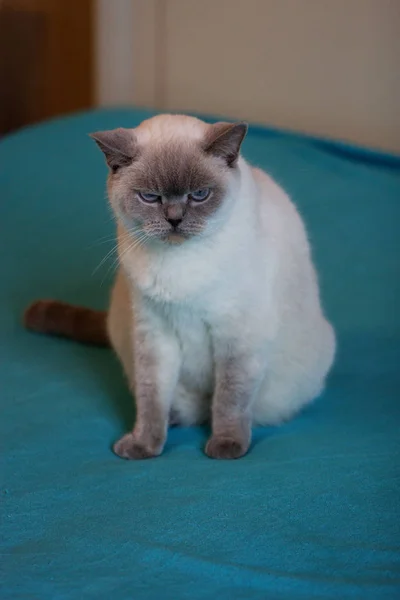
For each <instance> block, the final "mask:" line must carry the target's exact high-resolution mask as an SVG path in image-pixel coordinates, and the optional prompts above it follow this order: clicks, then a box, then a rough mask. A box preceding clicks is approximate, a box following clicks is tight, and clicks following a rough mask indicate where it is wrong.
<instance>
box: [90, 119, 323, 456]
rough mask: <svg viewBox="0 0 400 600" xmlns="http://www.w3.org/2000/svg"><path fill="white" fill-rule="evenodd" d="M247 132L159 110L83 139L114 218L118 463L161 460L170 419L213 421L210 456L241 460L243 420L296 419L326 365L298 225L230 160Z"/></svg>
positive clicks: (242, 165) (274, 196) (280, 196)
mask: <svg viewBox="0 0 400 600" xmlns="http://www.w3.org/2000/svg"><path fill="white" fill-rule="evenodd" d="M246 130H247V126H246V125H245V124H243V123H238V124H233V125H232V124H229V123H217V124H215V125H209V124H206V123H205V122H203V121H200V120H198V119H195V118H191V117H186V116H178V115H160V116H157V117H154V118H152V119H149V120H147V121H144V122H143V123H141V125H140V126H139V127H137V128H136V129H132V130H129V129H117V130H114V131H107V132H99V133H95V134H93V138H94V139H95V140H96V142H97V143H98V145H99V146H100V148H101V149H102V150H103V152H104V153H105V155H106V159H107V163H108V165H109V167H110V175H109V178H108V192H109V198H110V202H111V205H112V207H113V210H114V212H115V216H116V219H117V223H118V250H119V260H120V268H119V272H118V275H117V279H116V283H115V287H114V290H113V292H112V297H111V305H110V309H109V313H108V335H109V339H110V340H111V344H112V346H113V347H114V349H115V351H116V353H117V354H118V356H119V358H120V360H121V362H122V364H123V367H124V370H125V373H126V376H127V378H128V380H129V383H130V386H131V388H132V390H133V392H134V395H135V400H136V410H137V416H136V423H135V425H134V428H133V431H132V432H131V433H128V434H126V435H125V436H123V437H122V438H121V439H120V440H119V441H118V442H117V443H116V444H115V446H114V450H115V452H116V453H117V454H118V455H119V456H121V457H123V458H146V457H151V456H156V455H158V454H160V453H161V452H162V450H163V446H164V444H165V440H166V435H167V429H168V423H169V422H170V423H171V422H172V423H175V424H181V425H192V424H195V423H202V422H203V421H205V420H207V419H208V418H209V417H211V423H212V435H211V437H210V439H209V440H208V443H207V445H206V449H205V451H206V453H207V455H208V456H210V457H212V458H238V457H240V456H242V455H244V454H245V453H246V452H247V450H248V449H249V446H250V442H251V426H252V424H279V423H281V422H282V421H285V420H286V419H289V418H290V417H292V416H293V415H294V414H295V413H297V412H298V411H299V410H300V409H301V408H302V407H303V406H304V405H305V404H307V403H309V402H310V401H311V400H312V399H314V398H315V397H316V396H318V394H320V392H321V390H322V388H323V386H324V380H325V377H326V375H327V373H328V371H329V369H330V367H331V365H332V362H333V358H334V353H335V336H334V332H333V329H332V327H331V325H330V324H329V323H328V321H327V320H326V319H325V317H324V315H323V312H322V309H321V305H320V298H319V290H318V283H317V278H316V274H315V271H314V267H313V264H312V259H311V256H310V247H309V243H308V240H307V236H306V232H305V229H304V225H303V223H302V220H301V218H300V216H299V214H298V212H297V211H296V209H295V207H294V205H293V204H292V203H291V201H290V200H289V198H288V197H287V195H286V194H285V193H284V191H283V190H282V189H281V188H280V187H279V186H278V185H277V184H276V183H275V182H274V181H273V180H272V179H271V178H270V177H269V176H268V175H267V174H266V173H264V172H263V171H261V170H260V169H255V168H252V167H250V166H249V165H248V164H247V162H246V161H245V160H244V159H243V158H242V157H241V156H240V155H239V151H240V145H241V142H242V140H243V138H244V136H245V134H246Z"/></svg>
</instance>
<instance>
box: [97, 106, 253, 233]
mask: <svg viewBox="0 0 400 600" xmlns="http://www.w3.org/2000/svg"><path fill="white" fill-rule="evenodd" d="M246 131H247V125H246V124H245V123H236V124H232V123H216V124H214V125H210V124H208V123H205V122H203V121H200V120H199V119H195V118H193V117H186V116H181V115H159V116H157V117H153V118H152V119H149V120H147V121H144V122H143V123H141V124H140V125H139V126H138V127H137V128H136V129H121V128H120V129H114V130H112V131H101V132H97V133H93V134H92V137H93V138H94V140H95V141H96V142H97V144H98V146H99V147H100V149H101V150H102V151H103V153H104V155H105V158H106V161H107V164H108V166H109V169H110V171H109V177H108V193H109V198H110V202H111V205H112V208H113V210H114V212H115V214H116V216H117V218H118V219H120V220H121V221H122V222H123V224H124V226H125V228H126V229H127V230H128V231H130V232H131V233H132V235H133V236H135V237H141V238H143V239H144V240H146V241H148V240H154V239H158V240H162V241H165V242H174V243H176V242H181V241H184V240H185V239H188V238H192V237H194V236H196V235H202V234H205V233H207V232H208V231H212V230H214V229H215V228H216V227H217V226H218V222H219V221H220V220H219V219H218V213H219V212H220V211H221V209H222V207H223V206H224V204H225V202H226V201H227V197H228V196H229V191H230V189H232V185H233V183H234V181H235V178H236V177H237V176H238V169H237V163H238V157H239V152H240V145H241V143H242V141H243V138H244V136H245V135H246Z"/></svg>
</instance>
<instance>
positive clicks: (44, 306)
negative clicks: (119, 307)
mask: <svg viewBox="0 0 400 600" xmlns="http://www.w3.org/2000/svg"><path fill="white" fill-rule="evenodd" d="M106 321H107V313H106V312H102V311H99V310H92V309H90V308H84V307H83V306H73V305H72V304H66V303H65V302H58V301H57V300H38V301H37V302H34V303H33V304H31V305H30V306H29V307H28V308H27V309H26V311H25V314H24V325H25V327H26V328H27V329H29V330H30V331H35V332H37V333H44V334H47V335H55V336H59V337H63V338H68V339H70V340H75V341H76V342H80V343H81V344H91V345H94V346H110V340H109V339H108V335H107V323H106Z"/></svg>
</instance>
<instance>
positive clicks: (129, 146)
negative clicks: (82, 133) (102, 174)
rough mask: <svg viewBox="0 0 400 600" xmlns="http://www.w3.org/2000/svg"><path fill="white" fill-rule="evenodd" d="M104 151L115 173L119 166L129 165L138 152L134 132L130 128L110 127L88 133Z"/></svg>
mask: <svg viewBox="0 0 400 600" xmlns="http://www.w3.org/2000/svg"><path fill="white" fill-rule="evenodd" d="M89 135H90V137H91V138H93V139H94V141H95V142H96V144H97V145H98V147H99V148H100V150H101V151H102V152H103V153H104V156H105V157H106V161H107V164H108V166H109V167H110V169H111V170H112V171H113V173H115V172H116V171H117V170H118V169H119V168H120V167H126V166H127V165H130V164H131V163H132V161H133V160H134V158H135V157H136V155H137V153H138V149H137V143H136V137H135V134H134V133H133V131H132V130H131V129H123V128H122V127H119V128H118V129H112V130H110V131H96V133H90V134H89Z"/></svg>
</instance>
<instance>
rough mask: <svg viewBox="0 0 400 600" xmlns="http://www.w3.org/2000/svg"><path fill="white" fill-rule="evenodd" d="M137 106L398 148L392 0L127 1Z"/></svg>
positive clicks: (396, 22) (398, 45) (398, 61)
mask: <svg viewBox="0 0 400 600" xmlns="http://www.w3.org/2000/svg"><path fill="white" fill-rule="evenodd" d="M135 7H136V8H135V11H134V24H133V46H134V61H133V62H134V87H135V93H134V98H133V100H134V101H135V103H136V104H141V105H147V106H156V107H158V108H160V109H162V110H171V111H173V110H179V109H181V110H191V111H201V112H209V113H221V114H225V115H227V116H230V117H234V118H243V119H249V120H252V121H258V122H262V123H270V124H273V125H278V126H282V127H288V128H292V129H295V130H300V131H306V132H310V133H314V134H323V135H328V136H332V137H338V138H343V139H348V140H353V141H356V142H358V143H362V144H368V145H373V146H380V147H382V148H387V149H392V150H398V151H400V0H136V2H135Z"/></svg>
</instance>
